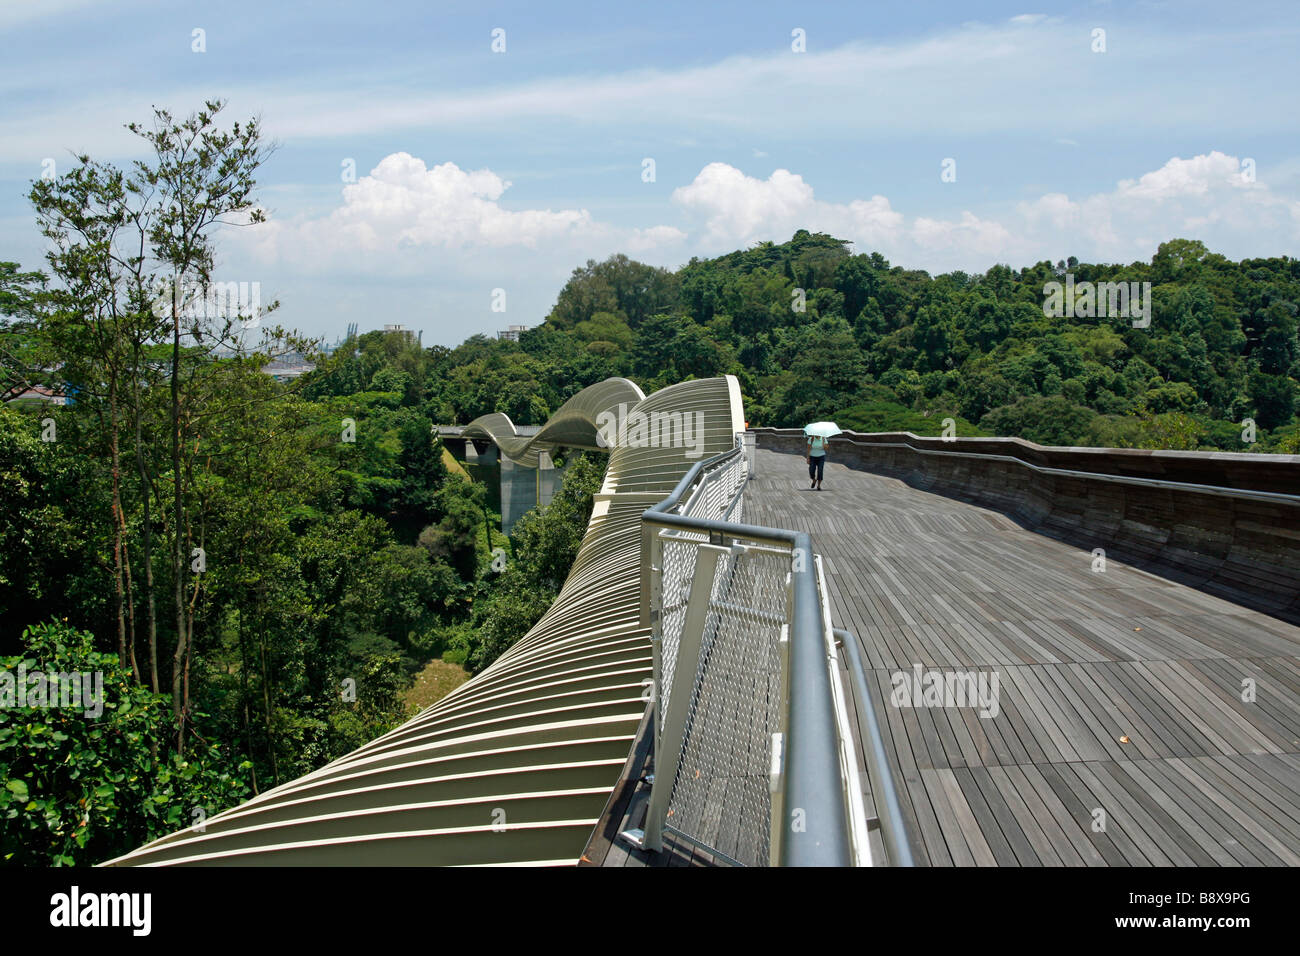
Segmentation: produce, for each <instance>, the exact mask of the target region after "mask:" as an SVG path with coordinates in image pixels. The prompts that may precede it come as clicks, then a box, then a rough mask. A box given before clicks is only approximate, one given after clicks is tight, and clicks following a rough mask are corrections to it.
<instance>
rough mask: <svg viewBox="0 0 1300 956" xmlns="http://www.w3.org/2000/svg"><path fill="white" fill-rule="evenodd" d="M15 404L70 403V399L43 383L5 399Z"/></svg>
mask: <svg viewBox="0 0 1300 956" xmlns="http://www.w3.org/2000/svg"><path fill="white" fill-rule="evenodd" d="M7 401H9V402H13V403H15V404H17V405H20V406H21V405H27V406H30V405H71V404H72V399H71V398H70V397H69V396H67V395H64V394H63V393H62V392H56V391H54V390H53V389H50V388H46V387H45V386H44V385H33V386H32V387H31V388H29V389H27V390H26V391H22V392H19V393H18V394H17V395H13V396H11V397H10V398H8V399H7Z"/></svg>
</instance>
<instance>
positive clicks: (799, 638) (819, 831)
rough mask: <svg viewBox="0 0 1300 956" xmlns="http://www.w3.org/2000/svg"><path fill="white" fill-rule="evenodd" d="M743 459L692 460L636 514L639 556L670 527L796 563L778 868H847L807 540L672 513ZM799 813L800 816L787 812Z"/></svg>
mask: <svg viewBox="0 0 1300 956" xmlns="http://www.w3.org/2000/svg"><path fill="white" fill-rule="evenodd" d="M740 454H743V445H741V444H739V443H738V444H737V445H736V447H734V448H732V449H730V450H729V451H726V452H723V453H721V454H719V455H715V456H713V457H712V458H708V459H704V460H702V461H699V462H696V463H695V464H694V465H693V466H691V468H690V470H688V471H687V472H686V474H685V475H683V476H682V479H681V480H680V481H679V482H678V483H677V487H676V488H674V489H673V491H672V493H671V494H669V496H668V497H667V498H665V499H664V500H663V501H661V502H659V503H658V504H656V505H654V506H653V507H651V508H648V509H646V511H645V512H643V513H642V515H641V520H642V542H643V551H642V554H643V555H645V556H646V558H648V557H649V555H650V554H651V548H650V547H649V544H650V535H651V534H652V533H653V531H652V529H653V528H655V527H659V528H672V529H677V530H682V531H694V532H697V533H704V534H707V535H709V537H710V540H713V539H715V538H716V539H717V540H718V541H719V542H721V541H723V540H725V539H726V538H728V537H730V538H745V539H747V540H757V541H765V542H769V543H774V544H780V545H786V546H788V547H789V548H790V549H791V551H792V553H793V554H796V555H802V557H803V560H802V561H794V562H792V566H791V571H790V575H791V592H792V612H791V621H790V663H789V678H788V680H789V688H790V690H789V694H788V695H787V701H788V704H787V706H788V709H787V712H786V721H785V754H784V766H783V776H784V790H783V795H784V799H783V806H784V808H785V811H786V812H785V813H784V816H785V819H784V820H783V821H782V823H781V828H780V832H781V834H782V839H781V841H780V842H781V845H780V855H779V858H778V859H779V863H780V864H781V865H782V866H850V865H851V863H852V857H851V852H850V847H851V838H850V835H849V830H848V808H847V805H846V803H845V795H844V791H843V788H842V787H840V786H838V785H836V786H830V787H828V786H826V781H827V780H828V779H836V780H838V778H839V775H840V757H839V753H838V746H837V744H838V736H837V734H836V723H835V713H834V705H833V700H832V691H831V683H830V681H831V675H830V671H829V669H828V668H827V666H826V652H825V645H824V637H823V634H824V630H823V623H822V608H821V600H820V597H819V594H818V589H817V582H816V579H815V567H814V564H813V560H812V539H811V537H810V536H809V535H808V534H807V533H806V532H803V531H787V530H785V529H781V528H767V527H762V526H759V525H750V524H734V523H732V522H728V521H721V520H717V519H712V518H696V517H690V516H687V515H680V514H674V513H673V512H672V509H673V508H674V507H675V506H676V505H677V504H678V502H679V501H680V500H681V498H682V496H683V495H685V494H686V492H687V490H689V489H690V487H691V486H692V485H693V484H694V483H695V482H696V481H697V480H698V478H699V476H700V474H701V473H702V472H704V470H705V469H712V468H714V467H716V466H718V465H721V464H723V463H725V462H727V461H728V460H730V459H731V458H732V457H734V456H736V455H740ZM650 574H651V568H650V561H649V560H646V559H643V561H642V584H643V587H642V592H641V593H642V612H643V613H642V616H643V623H644V624H646V625H647V626H649V625H650V624H651V607H650V602H651V595H650V586H649V585H650ZM796 810H799V811H802V813H798V814H797V815H796V813H795V812H794V811H796Z"/></svg>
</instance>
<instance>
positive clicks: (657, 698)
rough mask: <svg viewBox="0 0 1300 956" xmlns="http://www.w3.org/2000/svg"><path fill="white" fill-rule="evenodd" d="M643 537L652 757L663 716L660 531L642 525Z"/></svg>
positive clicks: (662, 558)
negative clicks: (650, 665) (650, 666)
mask: <svg viewBox="0 0 1300 956" xmlns="http://www.w3.org/2000/svg"><path fill="white" fill-rule="evenodd" d="M641 530H642V537H641V540H642V542H643V544H642V554H644V553H645V550H644V549H645V546H646V544H648V545H649V549H650V557H649V565H650V587H649V591H650V595H649V597H650V613H649V617H650V620H649V625H650V650H651V655H650V658H651V660H652V661H653V663H654V670H653V672H652V674H651V678H650V680H651V683H650V701H651V706H653V707H654V714H655V719H654V728H655V731H654V737H655V740H654V743H655V753H658V752H659V750H658V744H659V741H660V739H661V738H662V737H663V726H664V720H663V718H664V715H663V704H662V701H663V680H664V616H663V606H664V539H663V533H662V531H661V529H659V528H653V527H650V526H648V525H646V524H645V523H644V522H643V523H642V525H641Z"/></svg>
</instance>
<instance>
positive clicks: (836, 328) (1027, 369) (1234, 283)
mask: <svg viewBox="0 0 1300 956" xmlns="http://www.w3.org/2000/svg"><path fill="white" fill-rule="evenodd" d="M1067 281H1070V282H1071V283H1072V285H1073V286H1074V287H1076V288H1084V287H1085V285H1086V284H1088V283H1092V284H1100V283H1103V282H1114V283H1118V282H1123V283H1129V284H1131V283H1138V284H1139V285H1138V286H1137V287H1135V288H1136V289H1137V291H1139V293H1141V291H1142V285H1141V284H1142V283H1150V311H1149V318H1150V324H1149V326H1147V327H1145V328H1142V327H1138V328H1135V327H1134V324H1135V322H1136V323H1137V324H1139V325H1141V324H1144V323H1143V322H1142V321H1141V320H1140V319H1138V318H1136V315H1137V313H1136V310H1132V311H1131V313H1130V315H1113V314H1112V315H1106V316H1100V317H1098V316H1096V315H1092V316H1089V315H1087V314H1086V313H1087V312H1089V311H1091V312H1094V313H1095V312H1097V311H1104V308H1103V306H1104V305H1105V299H1106V296H1105V295H1103V296H1102V297H1101V298H1102V300H1103V302H1102V303H1098V304H1096V305H1094V306H1093V307H1092V308H1091V309H1089V308H1088V307H1086V306H1084V305H1081V304H1076V307H1075V308H1074V309H1073V310H1069V309H1067V310H1066V315H1064V316H1062V317H1060V318H1053V317H1049V315H1048V314H1047V312H1050V311H1051V309H1050V308H1047V309H1045V302H1046V301H1047V300H1048V296H1046V295H1045V292H1044V288H1045V286H1047V285H1048V283H1052V282H1059V283H1061V284H1062V285H1064V284H1065V283H1066V282H1067ZM1130 287H1131V288H1133V287H1132V286H1130ZM1297 303H1300V261H1298V260H1296V259H1293V258H1289V257H1281V258H1270V259H1250V260H1243V261H1241V262H1233V261H1231V260H1229V259H1226V258H1224V257H1223V256H1221V255H1218V254H1215V253H1212V252H1209V251H1208V250H1207V249H1206V248H1205V246H1204V245H1203V244H1202V243H1200V242H1198V241H1194V240H1186V239H1174V240H1171V241H1169V242H1166V243H1163V244H1162V245H1161V246H1160V247H1159V250H1158V251H1157V253H1156V254H1155V256H1154V257H1153V258H1152V260H1151V262H1149V263H1147V262H1135V263H1132V264H1130V265H1102V264H1089V263H1082V262H1077V261H1076V260H1075V259H1073V258H1071V259H1069V260H1068V261H1062V262H1057V263H1055V264H1053V263H1051V262H1039V263H1037V264H1035V265H1032V266H1028V267H1026V268H1022V269H1019V270H1015V269H1012V268H1009V267H1007V266H1004V265H995V266H993V267H992V268H990V269H989V270H988V271H987V272H985V273H983V274H982V275H968V274H966V273H962V272H952V273H948V274H945V275H940V276H930V275H929V274H928V273H926V272H922V271H917V270H909V269H906V268H903V267H900V266H896V265H891V264H890V263H889V262H888V261H887V260H886V259H884V258H883V257H882V256H881V255H879V254H878V253H871V254H857V255H854V254H852V252H851V251H850V248H849V244H848V243H847V242H845V241H842V240H839V239H835V238H833V237H831V236H828V235H824V234H810V233H808V232H807V231H804V230H800V231H799V232H797V233H796V234H795V236H794V238H793V239H791V241H789V242H787V243H784V244H781V245H776V244H773V243H770V242H766V243H761V244H759V245H757V246H755V247H753V248H750V249H747V250H744V251H737V252H733V253H731V254H729V255H725V256H722V257H720V258H717V259H706V260H701V259H692V260H691V261H690V263H689V264H687V265H685V266H683V267H682V268H680V269H678V270H677V271H675V272H673V271H669V270H665V269H659V268H653V267H651V266H647V265H644V264H642V263H638V262H635V261H633V260H631V259H628V258H627V257H626V256H621V255H620V256H614V257H612V258H610V259H608V260H606V261H604V262H599V263H598V262H595V261H590V262H588V263H587V264H586V266H584V267H582V268H579V269H576V270H575V271H574V273H573V276H572V277H571V278H570V279H569V281H568V283H567V284H566V285H565V286H564V288H563V289H562V290H561V292H560V294H559V296H558V298H557V301H556V303H555V306H554V308H553V309H552V311H551V313H550V315H548V316H547V318H546V321H545V322H544V323H543V324H541V325H540V326H538V327H536V328H534V329H532V330H530V331H528V332H526V333H524V334H523V335H522V336H521V338H520V342H519V344H518V345H515V344H514V343H510V342H493V341H489V340H486V339H484V338H482V337H475V338H473V339H470V340H469V341H467V342H466V343H465V344H464V345H462V346H461V347H459V348H458V349H456V350H454V352H452V353H449V354H448V355H446V356H444V357H442V358H443V359H444V360H445V361H446V365H445V368H446V369H447V372H448V374H447V375H443V376H436V377H435V381H438V383H437V384H435V381H429V382H428V387H429V398H430V400H431V401H432V403H433V408H432V409H431V413H432V416H433V417H435V418H436V419H438V420H442V421H452V420H456V421H462V422H463V421H467V420H468V419H469V418H472V417H473V416H474V415H477V414H481V413H483V412H487V411H505V412H507V413H509V414H510V415H511V417H512V418H514V419H515V420H516V421H517V422H521V423H537V422H540V421H542V420H543V419H544V417H545V415H546V414H547V413H548V412H549V411H551V410H553V409H555V408H556V407H557V406H558V404H559V403H560V402H562V401H563V400H564V399H565V398H567V397H568V396H569V395H571V394H572V393H574V392H576V391H577V390H578V389H580V388H582V387H583V386H585V385H589V384H591V383H592V382H595V381H599V380H600V379H602V378H605V377H606V376H609V375H625V376H628V377H630V378H632V379H634V380H635V381H637V382H638V383H639V384H641V385H642V386H643V387H644V388H645V389H646V391H647V392H649V391H653V390H654V389H656V388H659V387H661V386H664V385H667V384H670V383H672V382H677V381H680V380H682V379H685V378H689V377H692V376H695V377H704V376H710V375H717V374H721V373H726V372H730V373H732V374H735V375H736V376H737V377H738V378H739V379H740V382H741V385H742V388H743V391H744V395H745V402H746V408H747V410H748V414H749V418H750V422H751V424H760V425H779V426H796V425H800V424H803V423H804V422H806V421H808V420H812V419H821V418H837V419H838V421H839V423H840V424H841V425H842V426H844V427H854V428H859V429H869V430H880V429H892V428H906V429H908V430H912V431H916V432H918V433H922V434H925V433H929V434H938V433H939V430H940V427H941V426H940V421H941V420H942V419H943V418H944V417H947V416H949V415H951V416H952V417H954V418H956V419H957V420H958V429H959V434H981V433H985V434H998V435H1020V436H1022V437H1024V438H1028V439H1031V440H1033V441H1037V442H1041V443H1045V444H1084V445H1111V446H1120V447H1130V446H1136V447H1152V448H1197V447H1217V448H1223V449H1233V450H1243V449H1247V448H1253V449H1255V450H1261V451H1281V450H1295V448H1296V438H1297V432H1298V431H1300V428H1298V427H1297V424H1296V421H1295V411H1296V398H1297V394H1298V393H1300V389H1297V384H1296V378H1297V377H1298V376H1300V363H1298V358H1300V347H1298V346H1297V334H1296V330H1297V321H1296V313H1297ZM1071 311H1072V312H1073V314H1074V315H1075V316H1076V317H1071V315H1070V312H1071ZM439 380H440V381H439ZM1246 418H1250V419H1253V420H1254V422H1255V423H1256V436H1255V437H1256V438H1257V441H1256V442H1254V443H1251V442H1249V441H1248V440H1247V441H1243V431H1244V430H1245V426H1243V424H1242V421H1243V419H1246ZM1246 437H1247V439H1249V437H1250V435H1249V432H1248V431H1247V432H1246Z"/></svg>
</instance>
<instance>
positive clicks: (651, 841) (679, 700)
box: [644, 544, 729, 852]
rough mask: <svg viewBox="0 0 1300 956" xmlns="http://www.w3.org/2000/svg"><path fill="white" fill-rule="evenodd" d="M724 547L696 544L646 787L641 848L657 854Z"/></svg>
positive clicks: (662, 844) (674, 780)
mask: <svg viewBox="0 0 1300 956" xmlns="http://www.w3.org/2000/svg"><path fill="white" fill-rule="evenodd" d="M728 550H729V549H727V548H722V547H718V546H716V545H710V544H700V545H699V546H698V547H697V548H696V551H695V574H694V576H693V577H692V578H691V593H690V598H689V602H688V604H687V606H686V621H685V623H684V625H683V626H682V637H681V642H680V643H679V644H678V645H677V663H676V664H675V665H674V666H673V684H672V692H671V693H670V694H669V696H668V712H667V713H666V714H665V715H664V723H663V733H662V734H661V735H660V736H659V746H658V747H657V748H656V749H655V782H654V784H653V786H652V787H651V788H650V807H649V809H648V810H647V811H646V819H645V836H644V847H645V849H647V850H652V851H655V852H658V851H659V850H662V849H663V846H664V841H663V833H664V821H665V820H666V819H667V818H668V801H669V799H670V798H671V797H672V793H673V784H674V783H676V781H677V767H678V764H679V763H680V761H681V756H682V744H683V741H684V739H685V736H686V718H687V716H688V715H689V713H690V708H691V697H692V696H693V695H692V691H693V689H694V685H695V677H696V671H697V669H698V667H699V660H700V645H701V642H702V639H703V636H704V624H705V621H706V620H707V618H708V614H709V598H710V596H711V595H712V593H713V578H714V574H715V572H716V571H717V567H718V559H719V558H720V557H721V556H722V555H724V554H726V553H728Z"/></svg>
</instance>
